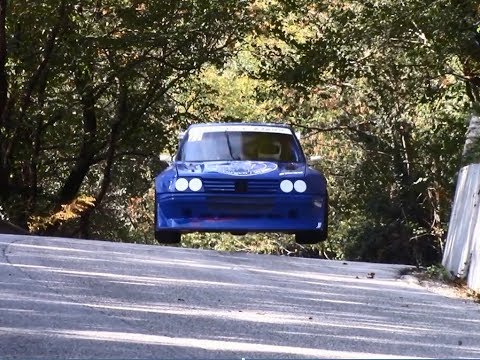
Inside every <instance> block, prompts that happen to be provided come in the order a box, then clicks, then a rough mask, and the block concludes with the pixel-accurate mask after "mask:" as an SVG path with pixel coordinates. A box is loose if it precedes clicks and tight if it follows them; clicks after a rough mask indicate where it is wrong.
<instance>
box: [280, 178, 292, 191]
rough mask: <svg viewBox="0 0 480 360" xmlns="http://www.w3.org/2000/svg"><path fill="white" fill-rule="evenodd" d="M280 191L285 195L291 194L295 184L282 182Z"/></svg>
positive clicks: (286, 181)
mask: <svg viewBox="0 0 480 360" xmlns="http://www.w3.org/2000/svg"><path fill="white" fill-rule="evenodd" d="M280 189H281V190H282V191H283V192H284V193H289V192H291V191H292V190H293V183H292V182H291V181H290V180H282V182H281V183H280Z"/></svg>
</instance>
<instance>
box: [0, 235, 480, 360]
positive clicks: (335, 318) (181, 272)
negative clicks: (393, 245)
mask: <svg viewBox="0 0 480 360" xmlns="http://www.w3.org/2000/svg"><path fill="white" fill-rule="evenodd" d="M404 268H405V266H399V265H386V264H371V263H355V262H348V263H344V262H341V261H340V262H339V261H325V260H318V259H302V258H292V257H277V256H267V255H252V254H243V253H236V254H229V253H220V252H215V251H206V250H193V249H183V248H179V247H166V246H147V245H134V244H121V243H113V242H103V241H83V240H74V239H58V238H40V237H28V236H14V235H0V359H11V358H20V359H27V358H28V359H39V358H44V359H47V358H48V359H60V358H61V359H66V358H75V359H79V358H88V359H92V358H96V359H98V358H101V359H112V358H115V359H133V358H141V359H151V358H156V359H166V358H169V359H185V358H204V359H205V358H207V359H213V358H216V359H242V358H245V359H248V358H262V359H266V358H389V357H393V358H400V357H408V358H413V357H428V358H460V357H468V358H480V305H478V304H475V303H472V302H466V301H464V300H461V299H453V298H449V297H445V296H442V295H438V294H436V293H432V292H429V291H428V290H426V289H424V288H422V287H420V286H418V285H416V284H413V283H411V282H407V281H404V280H401V279H399V272H400V271H401V270H402V269H404ZM371 272H374V273H375V275H374V276H373V278H372V275H370V276H369V275H368V274H369V273H371Z"/></svg>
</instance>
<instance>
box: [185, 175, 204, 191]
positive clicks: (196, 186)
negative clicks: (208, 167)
mask: <svg viewBox="0 0 480 360" xmlns="http://www.w3.org/2000/svg"><path fill="white" fill-rule="evenodd" d="M188 187H189V188H190V190H192V191H198V190H200V189H201V188H202V180H200V179H198V178H193V179H191V180H190V182H189V183H188Z"/></svg>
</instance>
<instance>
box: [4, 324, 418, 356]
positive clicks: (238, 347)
mask: <svg viewBox="0 0 480 360" xmlns="http://www.w3.org/2000/svg"><path fill="white" fill-rule="evenodd" d="M2 332H6V333H16V334H24V335H29V336H36V335H43V334H44V332H43V331H38V330H26V329H17V328H2V327H0V334H1V333H2ZM46 333H47V334H48V335H58V336H61V337H65V338H71V339H80V340H92V341H107V342H119V343H135V344H149V345H163V346H165V345H168V346H178V347H188V348H199V349H203V350H211V351H228V352H237V353H241V354H245V356H248V353H251V352H253V353H265V354H280V355H299V356H306V357H318V356H321V357H327V358H352V359H353V358H355V359H386V358H396V359H399V358H409V359H411V358H415V357H412V356H409V357H403V356H398V355H394V354H389V353H385V354H384V353H367V352H353V351H352V352H350V351H339V350H328V349H324V348H308V347H300V346H298V347H297V346H284V345H273V344H272V345H269V344H264V343H255V342H245V341H234V340H210V339H204V338H189V337H169V336H160V335H151V334H142V333H128V332H114V331H82V330H48V331H46Z"/></svg>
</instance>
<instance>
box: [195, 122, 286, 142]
mask: <svg viewBox="0 0 480 360" xmlns="http://www.w3.org/2000/svg"><path fill="white" fill-rule="evenodd" d="M227 131H228V132H262V133H271V134H288V135H292V131H291V130H290V129H289V128H285V127H279V126H264V125H220V126H196V127H193V128H191V129H190V130H189V131H188V141H201V140H202V137H203V134H204V133H207V132H227Z"/></svg>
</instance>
